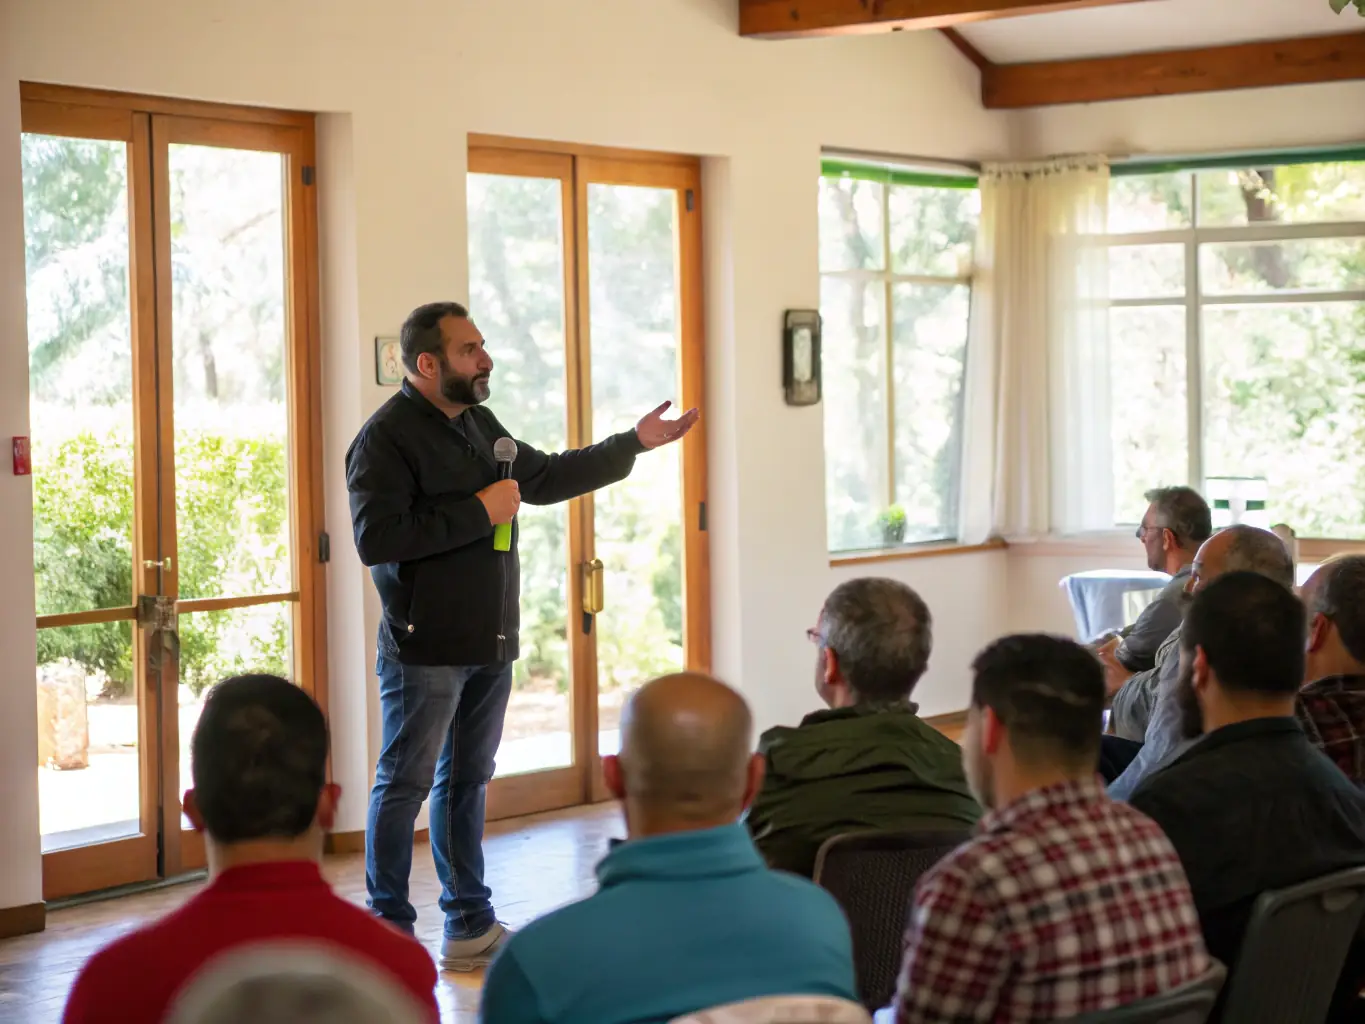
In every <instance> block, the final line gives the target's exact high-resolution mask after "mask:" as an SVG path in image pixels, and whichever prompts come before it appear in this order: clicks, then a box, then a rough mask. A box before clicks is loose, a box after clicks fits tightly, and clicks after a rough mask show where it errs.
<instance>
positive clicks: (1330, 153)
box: [1109, 147, 1365, 178]
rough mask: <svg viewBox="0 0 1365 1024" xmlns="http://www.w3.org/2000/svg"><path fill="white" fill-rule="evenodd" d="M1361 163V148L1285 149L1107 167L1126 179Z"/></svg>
mask: <svg viewBox="0 0 1365 1024" xmlns="http://www.w3.org/2000/svg"><path fill="white" fill-rule="evenodd" d="M1358 161H1365V149H1362V148H1360V147H1354V148H1346V147H1341V148H1337V149H1288V150H1279V151H1277V152H1265V153H1228V154H1224V155H1222V156H1208V157H1184V158H1169V159H1164V160H1124V161H1121V162H1117V163H1114V164H1111V165H1110V167H1109V174H1110V176H1111V177H1115V178H1127V177H1130V176H1135V175H1139V174H1179V173H1182V172H1188V171H1215V170H1235V169H1237V168H1242V167H1276V166H1279V167H1284V166H1288V165H1291V164H1335V163H1354V162H1358Z"/></svg>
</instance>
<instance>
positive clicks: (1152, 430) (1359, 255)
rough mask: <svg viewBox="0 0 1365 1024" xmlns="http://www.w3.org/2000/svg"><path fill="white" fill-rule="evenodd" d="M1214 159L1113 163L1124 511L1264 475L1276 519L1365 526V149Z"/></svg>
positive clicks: (1117, 404) (1344, 532)
mask: <svg viewBox="0 0 1365 1024" xmlns="http://www.w3.org/2000/svg"><path fill="white" fill-rule="evenodd" d="M1352 155H1353V156H1354V155H1356V154H1352ZM1360 155H1361V156H1365V154H1360ZM1213 163H1214V162H1213V161H1209V162H1206V163H1204V164H1202V165H1200V164H1198V163H1196V164H1194V165H1192V166H1186V167H1184V168H1164V169H1152V170H1153V171H1154V173H1140V174H1133V173H1125V171H1124V169H1123V168H1120V167H1115V168H1114V171H1113V173H1114V177H1113V178H1112V180H1111V184H1110V194H1109V224H1110V228H1109V230H1110V236H1109V239H1108V242H1109V267H1110V312H1109V327H1110V337H1111V341H1112V353H1111V374H1112V381H1113V405H1112V436H1113V447H1114V492H1115V520H1116V523H1117V524H1131V523H1136V522H1138V521H1139V520H1140V519H1141V516H1142V513H1143V511H1144V510H1145V508H1146V503H1145V502H1144V501H1143V498H1142V494H1143V492H1144V491H1145V490H1147V489H1148V488H1150V487H1154V486H1157V485H1159V484H1170V483H1186V482H1188V483H1191V484H1193V485H1194V486H1197V487H1198V486H1203V485H1204V484H1205V483H1206V481H1208V480H1209V479H1210V478H1213V477H1251V478H1260V479H1264V480H1265V482H1266V483H1265V494H1266V506H1267V510H1268V512H1269V516H1270V521H1272V522H1278V521H1283V522H1287V523H1289V524H1291V525H1292V526H1294V527H1295V529H1296V530H1297V531H1298V533H1299V534H1300V535H1301V536H1302V535H1308V536H1320V537H1365V162H1356V161H1347V160H1340V159H1338V160H1331V161H1329V160H1321V161H1320V162H1296V163H1276V162H1275V161H1273V160H1256V161H1252V160H1248V161H1247V162H1246V164H1245V165H1244V166H1214V165H1212V164H1213Z"/></svg>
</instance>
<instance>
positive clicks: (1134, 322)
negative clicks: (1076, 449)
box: [1109, 306, 1189, 524]
mask: <svg viewBox="0 0 1365 1024" xmlns="http://www.w3.org/2000/svg"><path fill="white" fill-rule="evenodd" d="M1109 344H1110V353H1109V374H1110V380H1111V382H1112V386H1111V394H1112V395H1113V408H1112V410H1111V415H1112V417H1113V419H1112V422H1111V424H1110V437H1111V439H1112V440H1111V443H1112V444H1113V446H1114V521H1115V522H1116V523H1123V524H1130V523H1131V524H1137V523H1140V522H1141V521H1142V516H1143V513H1145V512H1146V511H1147V500H1146V499H1145V498H1144V497H1143V494H1145V493H1146V492H1147V491H1149V490H1151V489H1152V488H1154V487H1165V486H1170V485H1172V484H1185V483H1189V444H1188V439H1189V430H1188V426H1187V424H1188V419H1189V416H1188V413H1187V410H1186V407H1185V307H1184V306H1129V307H1119V308H1115V309H1111V310H1109Z"/></svg>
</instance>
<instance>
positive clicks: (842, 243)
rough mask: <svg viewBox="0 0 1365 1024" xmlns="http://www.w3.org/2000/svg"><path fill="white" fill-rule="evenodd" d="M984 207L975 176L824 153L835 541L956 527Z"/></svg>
mask: <svg viewBox="0 0 1365 1024" xmlns="http://www.w3.org/2000/svg"><path fill="white" fill-rule="evenodd" d="M979 214H980V197H979V194H978V192H977V189H976V181H975V179H974V178H971V177H965V176H964V177H956V176H952V175H942V174H922V173H917V172H914V171H912V170H909V169H901V168H894V167H884V166H876V167H874V166H864V165H858V164H849V163H844V162H836V161H826V162H825V164H824V167H823V173H822V175H821V179H820V313H821V315H822V318H823V322H824V325H823V337H822V359H823V380H824V388H823V406H824V414H825V504H826V510H827V517H828V531H829V549H830V551H831V552H833V553H840V552H850V551H860V550H868V549H878V548H888V547H896V546H899V545H902V544H914V543H921V542H925V541H942V540H951V539H953V538H954V537H955V536H956V533H957V519H958V516H957V508H958V489H959V488H958V481H959V477H960V471H961V456H962V382H963V368H964V365H965V360H966V352H967V319H968V309H969V307H970V304H971V303H970V299H971V287H972V248H973V244H974V242H975V239H976V228H977V219H978V216H979Z"/></svg>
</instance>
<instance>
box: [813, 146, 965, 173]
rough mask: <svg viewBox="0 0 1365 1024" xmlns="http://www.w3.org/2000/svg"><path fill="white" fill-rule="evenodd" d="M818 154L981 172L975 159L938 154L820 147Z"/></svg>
mask: <svg viewBox="0 0 1365 1024" xmlns="http://www.w3.org/2000/svg"><path fill="white" fill-rule="evenodd" d="M820 155H821V157H823V158H826V159H830V158H832V159H835V160H840V159H842V160H864V161H867V162H868V163H877V164H886V165H888V166H891V167H925V168H935V167H941V168H943V169H944V170H952V171H971V172H972V173H974V174H979V173H981V164H980V163H979V162H978V161H976V160H945V159H944V158H943V157H940V156H915V155H914V154H911V153H877V152H874V151H872V150H866V149H837V148H830V149H822V150H821V151H820Z"/></svg>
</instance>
